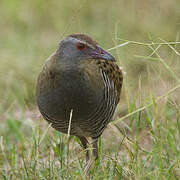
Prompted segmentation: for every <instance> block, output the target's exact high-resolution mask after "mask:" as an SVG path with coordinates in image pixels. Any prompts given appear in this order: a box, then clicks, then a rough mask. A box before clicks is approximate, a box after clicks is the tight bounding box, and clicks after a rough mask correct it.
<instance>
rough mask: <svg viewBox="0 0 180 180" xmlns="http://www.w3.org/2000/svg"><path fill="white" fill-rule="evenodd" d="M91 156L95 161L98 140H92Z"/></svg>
mask: <svg viewBox="0 0 180 180" xmlns="http://www.w3.org/2000/svg"><path fill="white" fill-rule="evenodd" d="M92 144H93V155H94V159H95V160H97V158H98V138H95V139H93V142H92Z"/></svg>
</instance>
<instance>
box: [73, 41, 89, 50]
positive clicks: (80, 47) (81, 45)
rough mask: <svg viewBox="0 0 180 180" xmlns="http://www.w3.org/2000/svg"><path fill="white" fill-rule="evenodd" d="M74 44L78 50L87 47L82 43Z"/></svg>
mask: <svg viewBox="0 0 180 180" xmlns="http://www.w3.org/2000/svg"><path fill="white" fill-rule="evenodd" d="M76 46H77V48H78V50H85V49H86V48H87V46H86V45H85V44H83V43H77V44H76Z"/></svg>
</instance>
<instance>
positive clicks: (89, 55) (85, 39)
mask: <svg viewBox="0 0 180 180" xmlns="http://www.w3.org/2000/svg"><path fill="white" fill-rule="evenodd" d="M58 53H59V54H60V56H61V57H63V59H64V60H70V61H71V60H72V61H75V60H88V59H104V60H108V61H109V60H110V61H115V58H114V57H113V56H112V55H111V54H110V53H108V52H107V51H105V50H104V49H103V48H101V47H100V46H99V45H98V43H97V42H96V41H94V40H92V38H90V37H89V36H87V35H84V34H73V35H70V36H68V37H66V38H65V39H64V40H62V41H61V42H60V44H59V48H58Z"/></svg>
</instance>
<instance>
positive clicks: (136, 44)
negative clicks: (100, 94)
mask: <svg viewBox="0 0 180 180" xmlns="http://www.w3.org/2000/svg"><path fill="white" fill-rule="evenodd" d="M179 5H180V4H179V1H178V0H173V1H171V2H169V1H168V0H164V1H163V3H162V2H161V1H156V2H154V3H150V2H144V1H142V2H141V1H140V2H138V3H137V2H130V1H128V2H125V1H112V2H110V1H108V0H105V1H103V2H101V1H97V2H93V1H81V0H75V1H72V4H69V3H67V2H66V1H65V0H63V1H62V2H61V3H57V1H56V0H53V1H47V3H44V1H42V0H32V1H28V2H21V3H20V2H19V1H18V0H14V1H13V2H11V1H9V0H3V1H2V2H1V7H0V11H1V14H2V15H1V17H0V26H1V33H0V39H1V44H0V60H1V66H0V83H1V85H0V99H1V101H0V122H1V126H0V179H6V180H7V179H13V180H14V179H123V180H124V179H132V180H133V179H136V180H139V179H142V180H143V179H145V180H159V179H169V180H178V179H180V99H179V97H180V37H179V33H180V31H179V22H178V19H179V18H180V14H179V10H178V7H179ZM105 27H106V28H105ZM74 32H84V33H87V34H90V35H91V36H92V37H94V38H95V39H96V40H97V41H98V42H99V43H100V44H101V45H102V46H103V47H105V48H106V49H108V50H109V51H110V52H111V53H112V54H114V55H115V56H116V58H117V60H118V64H119V65H120V66H122V67H123V69H124V71H126V75H125V78H124V84H123V91H122V94H121V102H120V104H119V106H118V108H117V112H116V116H115V120H114V121H113V122H112V123H110V124H109V126H108V127H107V129H106V130H105V132H104V133H103V135H102V137H101V138H100V140H99V159H98V160H97V162H96V163H94V164H93V167H92V169H91V171H90V173H89V174H88V175H87V176H86V177H85V176H84V174H83V171H84V166H85V152H84V150H83V148H82V147H81V144H80V141H79V139H78V138H76V137H71V136H68V135H64V134H62V133H60V132H57V131H55V130H54V129H52V128H51V127H50V126H49V125H48V124H47V123H46V122H45V121H44V120H43V119H42V117H41V116H40V114H39V112H38V110H37V107H36V104H35V82H36V78H37V75H38V72H39V71H40V69H41V67H42V64H43V62H44V60H45V59H46V58H47V57H48V56H49V55H50V54H51V53H52V52H53V51H54V50H55V49H56V47H57V44H58V42H59V40H60V39H62V38H63V37H64V36H65V35H67V34H71V33H74ZM124 39H128V40H124Z"/></svg>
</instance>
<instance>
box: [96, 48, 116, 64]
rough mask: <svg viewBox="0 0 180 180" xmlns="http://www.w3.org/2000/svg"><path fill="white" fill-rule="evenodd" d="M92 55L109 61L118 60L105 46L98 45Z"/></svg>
mask: <svg viewBox="0 0 180 180" xmlns="http://www.w3.org/2000/svg"><path fill="white" fill-rule="evenodd" d="M92 57H93V58H95V59H104V60H108V61H116V60H115V58H114V56H112V55H111V54H110V53H108V52H107V51H105V50H104V49H103V48H101V47H100V46H98V47H97V48H96V49H95V50H94V51H93V52H92Z"/></svg>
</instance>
